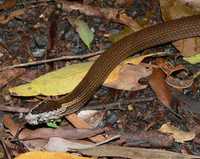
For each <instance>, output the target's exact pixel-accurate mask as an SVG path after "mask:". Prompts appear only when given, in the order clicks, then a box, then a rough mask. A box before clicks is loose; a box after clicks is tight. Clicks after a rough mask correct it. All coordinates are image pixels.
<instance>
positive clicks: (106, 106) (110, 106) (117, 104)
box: [83, 97, 154, 110]
mask: <svg viewBox="0 0 200 159" xmlns="http://www.w3.org/2000/svg"><path fill="white" fill-rule="evenodd" d="M153 100H154V97H149V98H138V99H130V100H123V101H117V102H113V103H108V104H100V105H88V106H85V107H84V108H83V110H88V109H90V110H91V109H106V110H111V109H115V110H116V109H119V110H126V108H124V107H122V106H123V105H128V104H130V103H138V102H151V101H153Z"/></svg>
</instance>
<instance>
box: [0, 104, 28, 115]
mask: <svg viewBox="0 0 200 159" xmlns="http://www.w3.org/2000/svg"><path fill="white" fill-rule="evenodd" d="M0 111H5V112H17V113H28V112H29V111H30V109H28V108H22V107H10V106H5V105H0Z"/></svg>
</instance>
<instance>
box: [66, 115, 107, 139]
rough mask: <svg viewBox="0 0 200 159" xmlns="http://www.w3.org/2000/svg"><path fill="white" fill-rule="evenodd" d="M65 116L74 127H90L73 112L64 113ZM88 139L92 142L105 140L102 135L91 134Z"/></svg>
mask: <svg viewBox="0 0 200 159" xmlns="http://www.w3.org/2000/svg"><path fill="white" fill-rule="evenodd" d="M65 118H66V119H67V120H68V121H69V122H70V123H71V124H72V125H73V126H75V127H76V128H80V129H89V128H90V125H89V124H88V123H87V122H85V121H84V120H82V119H81V118H79V117H78V116H77V115H76V114H75V113H72V114H69V115H66V116H65ZM89 139H90V140H91V141H93V142H101V141H104V140H106V138H105V137H104V136H103V135H96V136H92V137H90V138H89Z"/></svg>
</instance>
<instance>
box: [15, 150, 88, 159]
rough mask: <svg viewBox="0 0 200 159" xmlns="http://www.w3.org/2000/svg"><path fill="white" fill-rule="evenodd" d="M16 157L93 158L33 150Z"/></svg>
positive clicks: (51, 158)
mask: <svg viewBox="0 0 200 159" xmlns="http://www.w3.org/2000/svg"><path fill="white" fill-rule="evenodd" d="M15 159H91V158H89V157H80V156H75V155H72V154H70V153H65V152H42V151H32V152H26V153H23V154H21V155H19V156H17V157H15Z"/></svg>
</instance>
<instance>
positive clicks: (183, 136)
mask: <svg viewBox="0 0 200 159" xmlns="http://www.w3.org/2000/svg"><path fill="white" fill-rule="evenodd" d="M159 131H161V132H163V133H171V134H172V136H173V137H174V139H175V141H176V142H180V143H184V142H185V141H191V140H193V139H194V138H195V133H194V132H186V131H182V130H180V129H178V128H176V127H175V126H173V125H171V124H170V123H166V124H163V125H162V126H161V127H160V129H159Z"/></svg>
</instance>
